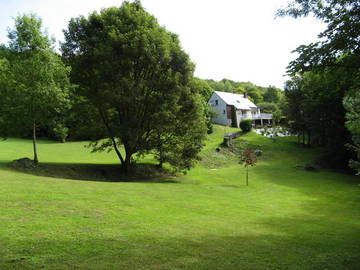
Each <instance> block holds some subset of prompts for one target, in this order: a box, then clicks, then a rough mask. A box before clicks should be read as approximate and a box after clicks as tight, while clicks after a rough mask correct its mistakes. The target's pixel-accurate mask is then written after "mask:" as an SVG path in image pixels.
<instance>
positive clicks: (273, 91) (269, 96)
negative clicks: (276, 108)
mask: <svg viewBox="0 0 360 270" xmlns="http://www.w3.org/2000/svg"><path fill="white" fill-rule="evenodd" d="M281 95H282V92H281V90H280V89H279V88H276V87H274V86H269V87H268V88H267V89H266V90H265V92H264V94H263V99H264V101H265V102H271V103H275V104H276V103H279V102H280V100H281Z"/></svg>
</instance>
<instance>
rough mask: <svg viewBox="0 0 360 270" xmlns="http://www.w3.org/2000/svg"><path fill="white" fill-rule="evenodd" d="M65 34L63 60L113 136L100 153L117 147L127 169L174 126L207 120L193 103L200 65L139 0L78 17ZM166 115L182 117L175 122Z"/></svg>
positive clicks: (179, 138)
mask: <svg viewBox="0 0 360 270" xmlns="http://www.w3.org/2000/svg"><path fill="white" fill-rule="evenodd" d="M64 33H65V43H63V44H62V52H63V57H64V58H65V59H66V60H67V61H68V62H69V63H70V64H71V66H72V68H73V69H72V70H73V72H72V79H73V81H74V82H75V83H76V84H78V85H79V89H78V93H79V94H80V95H82V96H84V97H85V98H86V99H87V100H88V101H89V102H90V103H91V104H92V105H93V106H94V107H95V108H96V109H97V112H98V113H99V116H100V118H101V119H102V122H103V125H104V126H105V127H106V132H107V138H108V139H109V140H108V141H105V142H104V143H101V142H100V144H98V146H97V148H95V150H97V149H109V148H114V149H115V151H116V153H117V155H118V157H119V159H120V161H121V164H122V168H123V170H124V171H125V172H127V171H129V168H130V165H131V162H132V158H133V155H134V154H135V153H139V154H142V153H145V152H148V151H152V150H154V149H158V146H159V144H158V140H157V139H156V137H159V136H160V137H161V140H163V138H164V140H165V138H166V137H167V136H170V135H174V132H178V131H175V130H176V129H175V128H174V126H175V125H176V123H179V121H186V117H194V115H195V116H198V117H199V119H198V120H199V121H198V123H199V125H202V123H203V121H202V118H201V117H202V116H201V117H200V115H201V114H198V113H196V114H194V115H190V114H192V113H193V112H194V111H196V109H201V107H199V106H198V105H197V104H196V103H192V102H190V105H189V104H188V103H187V101H188V100H192V99H191V96H192V94H193V92H192V91H191V90H190V83H191V81H192V76H193V69H194V65H193V64H192V63H191V61H190V59H189V57H188V55H187V54H186V53H185V52H184V51H183V50H182V48H181V46H180V42H179V39H178V37H177V36H176V35H175V34H173V33H170V32H168V31H167V30H166V29H165V28H164V27H161V26H159V24H158V23H157V21H156V19H155V18H154V17H153V16H151V15H150V14H149V13H147V12H146V11H145V10H144V8H143V7H142V6H141V4H140V2H139V1H135V2H132V3H129V2H124V3H123V4H122V6H121V7H120V8H116V7H113V8H108V9H103V10H102V11H101V12H100V13H96V12H94V13H92V14H90V15H89V16H88V17H87V18H85V17H83V16H80V17H78V18H73V19H71V21H70V23H69V26H68V30H66V31H65V32H64ZM188 105H189V107H190V108H191V110H189V108H187V106H188ZM192 106H194V107H192ZM181 114H185V116H182V115H181ZM166 119H172V120H173V119H175V120H174V121H173V124H171V126H167V125H165V123H166V122H167V121H166ZM192 121H193V120H192ZM159 127H162V129H161V130H159ZM169 133H170V134H169ZM170 137H171V136H170ZM174 138H176V139H178V140H181V139H182V138H184V137H180V136H176V137H174ZM184 139H185V138H184ZM172 142H173V141H172ZM199 143H200V141H199ZM120 144H122V145H123V146H124V149H125V157H123V156H122V154H121V153H120V151H119V149H118V146H119V145H120ZM167 149H168V148H167ZM182 149H185V148H184V147H182ZM177 153H180V154H183V152H181V151H178V152H177ZM160 155H161V156H163V155H162V154H160ZM182 157H183V158H188V156H186V155H182ZM192 157H193V156H192Z"/></svg>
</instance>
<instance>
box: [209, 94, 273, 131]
mask: <svg viewBox="0 0 360 270" xmlns="http://www.w3.org/2000/svg"><path fill="white" fill-rule="evenodd" d="M208 104H209V105H210V106H211V107H212V108H213V110H214V111H215V112H216V116H215V117H214V118H213V120H212V121H213V123H215V124H219V125H223V126H233V127H239V123H240V121H241V120H243V119H251V120H253V121H254V124H255V123H259V124H261V125H263V124H264V122H267V123H268V124H269V123H270V121H271V119H272V114H268V113H261V112H260V109H259V108H258V107H257V106H256V105H255V104H254V103H253V102H252V101H251V100H250V99H248V98H247V97H246V94H244V95H243V94H234V93H228V92H220V91H215V92H214V93H213V94H212V96H211V98H210V99H209V102H208Z"/></svg>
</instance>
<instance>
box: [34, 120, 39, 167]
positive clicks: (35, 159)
mask: <svg viewBox="0 0 360 270" xmlns="http://www.w3.org/2000/svg"><path fill="white" fill-rule="evenodd" d="M33 147H34V163H35V164H38V163H39V159H38V156H37V147H36V121H35V120H34V122H33Z"/></svg>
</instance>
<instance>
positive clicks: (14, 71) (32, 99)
mask: <svg viewBox="0 0 360 270" xmlns="http://www.w3.org/2000/svg"><path fill="white" fill-rule="evenodd" d="M9 39H10V41H9V44H8V46H7V47H6V46H5V47H3V49H2V52H3V53H2V55H3V56H4V59H6V60H3V69H4V70H3V72H4V74H6V75H5V77H6V78H4V79H3V80H1V79H0V80H1V81H4V80H5V81H6V85H5V86H4V87H3V88H2V91H1V92H2V93H1V97H2V103H3V104H2V122H3V125H2V133H3V134H10V135H24V134H26V133H28V132H29V131H30V130H32V134H33V144H34V162H35V163H37V162H38V156H37V148H36V129H37V128H38V127H39V126H40V125H46V124H52V122H53V121H55V120H56V118H57V117H59V116H60V114H61V113H62V111H63V110H65V109H66V108H67V107H68V104H69V100H68V91H69V87H70V84H69V79H68V75H69V71H70V70H69V68H68V67H66V66H65V65H64V64H63V63H62V61H61V58H60V56H59V55H57V54H56V53H55V52H54V50H53V49H52V47H51V44H52V43H51V40H50V39H49V38H48V36H47V35H46V33H44V32H43V31H42V22H41V19H40V18H39V17H37V16H36V15H35V14H29V15H21V16H18V17H17V18H16V19H15V27H14V29H12V30H10V31H9ZM4 61H6V62H4Z"/></svg>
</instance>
